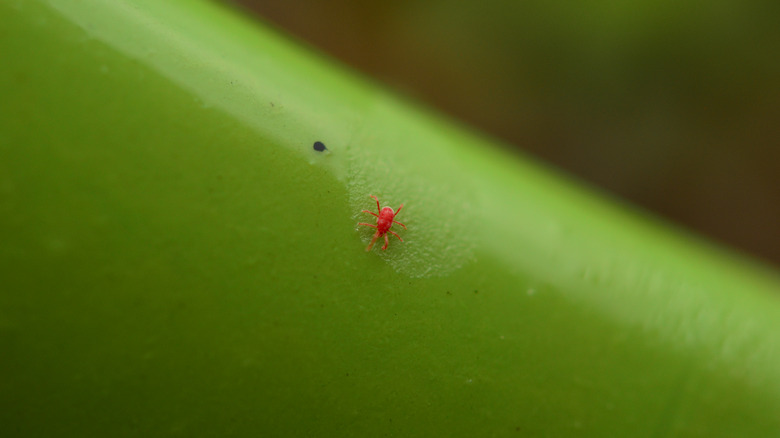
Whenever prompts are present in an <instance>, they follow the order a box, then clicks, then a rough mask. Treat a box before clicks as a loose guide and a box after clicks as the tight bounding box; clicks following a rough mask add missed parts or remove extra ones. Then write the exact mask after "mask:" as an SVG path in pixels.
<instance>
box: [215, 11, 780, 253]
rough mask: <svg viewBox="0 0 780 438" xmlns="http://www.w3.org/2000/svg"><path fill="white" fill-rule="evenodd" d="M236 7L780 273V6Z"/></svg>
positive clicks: (519, 147) (405, 91) (456, 116)
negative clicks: (773, 265) (769, 263)
mask: <svg viewBox="0 0 780 438" xmlns="http://www.w3.org/2000/svg"><path fill="white" fill-rule="evenodd" d="M224 1H226V2H228V3H231V4H233V5H234V6H237V7H239V8H241V9H244V10H245V11H248V12H249V13H250V14H254V15H256V16H257V17H260V19H262V20H264V21H267V22H270V23H272V24H274V25H276V26H277V27H279V28H282V29H284V30H285V31H286V32H288V33H290V34H292V35H295V36H296V37H298V38H300V39H303V40H305V41H307V42H308V43H310V44H311V45H313V46H316V47H318V48H319V49H320V50H322V51H324V52H326V53H328V54H330V55H332V56H334V57H336V58H338V59H340V60H341V61H343V62H344V63H346V64H349V65H351V66H353V67H354V68H356V69H358V70H361V71H363V72H365V73H367V74H369V75H371V76H374V77H376V78H378V79H379V80H381V81H383V82H385V83H387V84H389V85H390V86H391V87H394V88H396V89H397V90H400V91H402V92H404V93H406V94H410V95H412V96H414V97H415V98H417V99H419V100H422V101H426V102H427V103H428V104H429V105H432V106H434V107H437V108H439V109H440V110H442V111H443V112H446V113H449V114H450V115H452V116H454V117H455V118H457V119H460V120H461V121H463V122H465V123H467V124H470V125H473V126H475V127H477V128H478V129H481V130H483V131H486V132H487V133H489V134H490V135H492V136H495V137H498V138H501V139H503V140H505V141H506V142H508V143H510V144H513V145H516V147H517V148H518V149H521V150H523V151H526V152H528V153H531V154H533V155H535V156H537V157H539V158H541V159H543V160H545V161H548V162H550V163H553V164H554V165H556V166H558V167H560V168H563V169H565V170H566V171H568V172H570V173H572V174H574V175H577V176H578V177H579V178H581V179H583V180H586V181H589V182H591V183H592V184H594V185H597V186H599V187H602V188H603V189H605V190H606V191H610V192H612V193H615V194H617V195H618V196H619V197H622V198H625V199H627V200H630V201H631V202H634V203H636V204H639V205H641V206H643V207H645V208H646V209H649V210H652V211H654V212H656V213H658V214H660V215H662V216H665V217H667V218H669V219H671V220H673V221H676V222H678V223H681V224H683V225H684V226H686V227H688V228H690V229H693V230H695V231H697V232H699V233H701V234H704V235H706V236H709V237H712V238H714V239H717V240H720V241H722V242H726V243H728V244H730V245H732V246H734V247H736V248H738V249H741V250H742V251H744V252H748V253H752V254H754V255H756V256H758V257H760V258H763V259H764V260H766V261H769V262H771V263H774V264H775V265H776V266H779V265H780V1H777V0H763V1H751V0H710V1H707V2H700V1H693V0H630V1H626V0H623V1H617V0H590V1H588V0H584V1H567V0H551V1H540V0H536V1H522V0H479V1H476V0H471V1H460V2H457V1H456V2H453V1H451V0H432V1H407V0H395V1H389V2H375V1H358V0H332V1H317V0H224Z"/></svg>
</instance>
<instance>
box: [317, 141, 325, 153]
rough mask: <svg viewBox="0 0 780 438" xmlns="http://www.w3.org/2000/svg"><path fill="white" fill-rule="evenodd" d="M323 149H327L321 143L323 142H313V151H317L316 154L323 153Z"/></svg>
mask: <svg viewBox="0 0 780 438" xmlns="http://www.w3.org/2000/svg"><path fill="white" fill-rule="evenodd" d="M325 149H327V148H326V147H325V143H323V142H321V141H315V142H314V150H315V151H317V152H322V151H324V150H325Z"/></svg>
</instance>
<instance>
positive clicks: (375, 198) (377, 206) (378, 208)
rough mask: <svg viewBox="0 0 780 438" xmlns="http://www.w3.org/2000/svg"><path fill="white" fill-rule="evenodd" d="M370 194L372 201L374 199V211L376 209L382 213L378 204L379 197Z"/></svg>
mask: <svg viewBox="0 0 780 438" xmlns="http://www.w3.org/2000/svg"><path fill="white" fill-rule="evenodd" d="M370 196H371V197H372V198H374V201H376V211H378V212H379V213H382V207H380V206H379V198H377V197H376V196H374V195H370ZM377 217H379V216H377Z"/></svg>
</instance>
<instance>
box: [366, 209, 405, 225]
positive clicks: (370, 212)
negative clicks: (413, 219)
mask: <svg viewBox="0 0 780 438" xmlns="http://www.w3.org/2000/svg"><path fill="white" fill-rule="evenodd" d="M363 213H368V214H373V215H374V216H376V217H379V215H378V214H376V213H374V212H373V211H368V210H363ZM396 223H397V222H396Z"/></svg>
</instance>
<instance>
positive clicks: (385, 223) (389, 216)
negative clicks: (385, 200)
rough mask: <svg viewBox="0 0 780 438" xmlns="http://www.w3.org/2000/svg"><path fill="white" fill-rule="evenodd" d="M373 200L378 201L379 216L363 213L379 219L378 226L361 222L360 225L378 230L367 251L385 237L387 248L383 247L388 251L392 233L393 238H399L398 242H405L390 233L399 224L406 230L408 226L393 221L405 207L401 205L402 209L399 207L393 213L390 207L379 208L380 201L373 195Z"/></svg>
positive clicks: (365, 211)
mask: <svg viewBox="0 0 780 438" xmlns="http://www.w3.org/2000/svg"><path fill="white" fill-rule="evenodd" d="M371 197H372V198H374V200H375V201H376V209H377V211H379V214H376V213H374V212H372V211H368V210H363V213H368V214H373V215H374V216H376V217H377V220H376V225H371V224H367V223H365V222H360V223H358V225H365V226H367V227H372V228H376V233H374V238H373V239H371V243H369V244H368V248H366V251H371V247H372V246H374V242H376V239H379V238H380V237H382V236H385V246H383V247H382V249H383V250H385V249H387V245H389V244H390V241H388V240H387V233H391V234H392V235H393V236H395V237H397V238H398V240H400V241H401V242H403V241H404V239H401V236H399V235H398V234H395V233H394V232H392V231H390V227H392V226H393V224H394V223H395V224H398V225H400V226H402V227H404V230H405V229H406V225H404V224H402V223H400V222H396V221H394V220H393V218H395V217H396V216H398V213H400V212H401V209H402V208H404V205H403V204H401V206H400V207H398V210H397V211H393V209H392V208H390V207H385V208H382V207H380V206H379V199H378V198H377V197H376V196H374V195H371Z"/></svg>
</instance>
